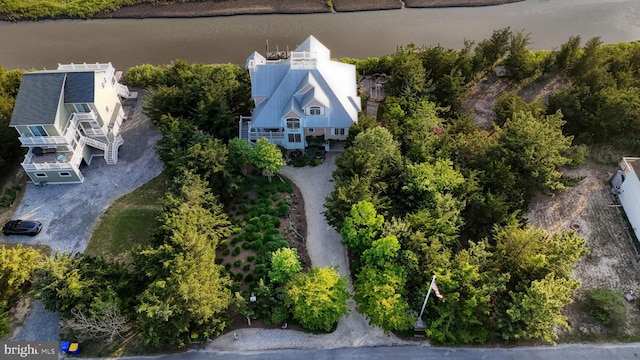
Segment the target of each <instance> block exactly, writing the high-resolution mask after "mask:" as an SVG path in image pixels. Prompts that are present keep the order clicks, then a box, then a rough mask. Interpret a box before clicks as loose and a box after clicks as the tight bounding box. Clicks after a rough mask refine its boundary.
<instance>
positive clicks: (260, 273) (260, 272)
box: [253, 264, 267, 279]
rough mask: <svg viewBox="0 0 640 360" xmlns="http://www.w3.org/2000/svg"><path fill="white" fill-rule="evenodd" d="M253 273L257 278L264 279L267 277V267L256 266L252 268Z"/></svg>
mask: <svg viewBox="0 0 640 360" xmlns="http://www.w3.org/2000/svg"><path fill="white" fill-rule="evenodd" d="M253 273H254V274H255V275H256V277H257V278H262V279H264V278H265V277H266V276H267V266H266V265H264V264H258V265H256V266H254V267H253Z"/></svg>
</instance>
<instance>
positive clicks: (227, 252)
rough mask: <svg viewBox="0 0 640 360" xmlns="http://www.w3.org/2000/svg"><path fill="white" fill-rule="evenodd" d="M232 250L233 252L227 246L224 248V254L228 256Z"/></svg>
mask: <svg viewBox="0 0 640 360" xmlns="http://www.w3.org/2000/svg"><path fill="white" fill-rule="evenodd" d="M230 252H231V251H229V249H228V248H227V249H224V250H222V255H224V256H227V255H229V253H230Z"/></svg>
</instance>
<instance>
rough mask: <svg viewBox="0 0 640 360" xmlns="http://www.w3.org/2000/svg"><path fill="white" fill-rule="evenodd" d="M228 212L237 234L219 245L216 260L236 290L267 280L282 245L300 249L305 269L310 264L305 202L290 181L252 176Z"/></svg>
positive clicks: (301, 261)
mask: <svg viewBox="0 0 640 360" xmlns="http://www.w3.org/2000/svg"><path fill="white" fill-rule="evenodd" d="M226 212H227V214H229V216H230V217H231V219H232V222H233V226H234V233H233V234H232V235H231V236H229V238H227V239H226V240H224V241H221V242H220V244H218V248H217V250H216V262H218V263H219V264H221V265H223V266H224V267H225V269H226V271H227V272H228V273H229V275H230V276H231V278H232V279H233V280H234V281H235V283H236V286H234V288H235V289H234V290H236V291H237V290H240V291H247V290H251V289H252V288H254V287H255V286H257V282H258V281H259V279H261V278H263V279H265V280H266V276H267V271H268V261H269V256H270V253H271V252H272V251H275V250H277V249H279V248H282V247H290V248H295V249H297V251H298V255H299V257H300V263H301V264H302V266H303V268H307V267H309V266H311V260H310V259H309V255H308V254H307V250H306V243H305V239H306V236H307V235H306V234H307V223H306V217H305V212H304V201H303V199H302V195H301V193H300V190H299V189H298V188H297V187H296V186H295V185H293V184H292V183H291V182H290V181H289V180H287V179H284V178H280V177H274V178H273V180H272V182H269V181H268V179H267V178H266V177H263V176H249V177H248V179H247V184H246V186H245V189H244V190H243V191H242V192H240V193H239V194H238V195H237V196H236V198H235V201H234V202H233V203H231V204H228V205H227V208H226Z"/></svg>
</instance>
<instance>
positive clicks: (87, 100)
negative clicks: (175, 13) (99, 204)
mask: <svg viewBox="0 0 640 360" xmlns="http://www.w3.org/2000/svg"><path fill="white" fill-rule="evenodd" d="M119 77H120V73H119V72H116V71H115V69H114V67H113V66H112V65H111V63H96V64H59V65H58V68H57V69H56V70H44V71H34V72H29V73H25V74H24V75H23V76H22V81H21V82H20V89H19V90H18V96H17V98H16V103H15V106H14V108H13V114H12V116H11V122H10V123H9V126H11V127H13V128H14V129H15V130H16V131H17V132H18V136H19V139H20V143H21V144H22V146H23V147H26V148H28V150H27V154H26V155H25V157H24V161H23V162H22V168H23V169H24V170H25V172H26V173H27V175H28V176H29V178H31V180H32V181H33V182H34V183H36V184H75V183H81V182H83V181H84V176H83V175H82V172H81V171H80V166H81V163H82V162H83V161H84V163H86V164H90V163H91V159H92V158H93V157H94V156H101V157H104V159H105V161H106V163H107V164H110V165H112V164H116V163H117V162H118V148H119V147H120V146H121V145H122V144H123V142H124V141H123V139H122V136H121V135H120V134H119V131H120V126H121V124H122V122H123V121H124V119H125V113H124V110H123V108H122V102H121V100H120V98H121V97H128V96H129V89H128V88H127V87H126V86H124V85H122V84H120V83H119V81H118V80H119Z"/></svg>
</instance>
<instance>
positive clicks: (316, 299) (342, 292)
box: [287, 268, 349, 332]
mask: <svg viewBox="0 0 640 360" xmlns="http://www.w3.org/2000/svg"><path fill="white" fill-rule="evenodd" d="M348 299H349V293H348V292H347V281H346V280H345V279H344V278H343V277H341V276H340V275H339V274H338V273H337V271H336V269H335V268H311V269H309V271H307V272H301V273H298V274H297V275H296V276H295V277H294V278H293V279H292V280H291V281H290V282H289V283H288V284H287V305H288V306H290V307H291V308H292V310H293V317H294V318H295V319H296V320H298V321H299V322H300V325H302V327H303V328H305V329H307V330H311V331H324V332H329V331H331V329H333V328H334V327H335V325H336V324H337V322H338V320H339V319H340V318H341V317H342V316H344V315H346V314H347V311H348V309H347V300H348Z"/></svg>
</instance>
